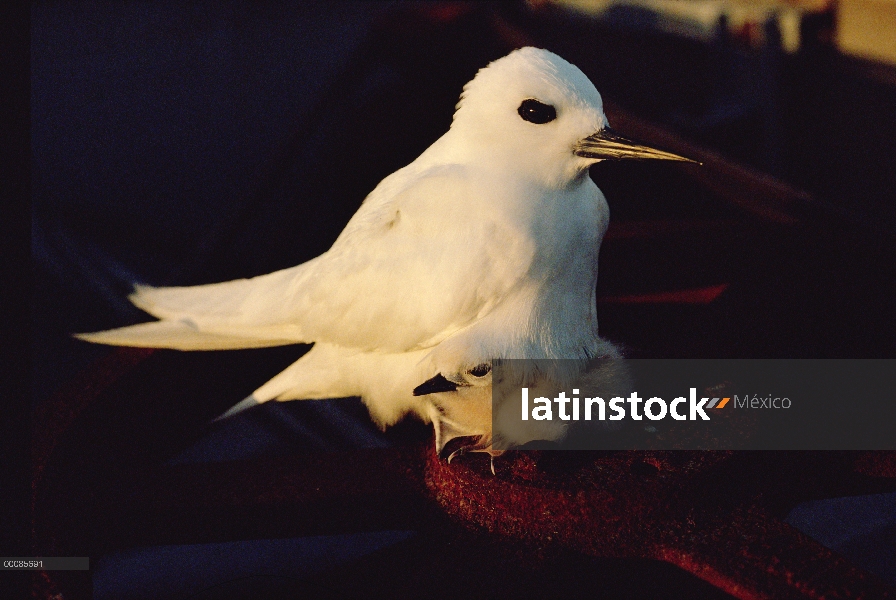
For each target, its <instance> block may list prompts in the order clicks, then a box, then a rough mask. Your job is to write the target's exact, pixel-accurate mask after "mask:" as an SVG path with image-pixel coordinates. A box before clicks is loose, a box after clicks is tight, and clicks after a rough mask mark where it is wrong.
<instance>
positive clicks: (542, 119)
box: [516, 98, 557, 125]
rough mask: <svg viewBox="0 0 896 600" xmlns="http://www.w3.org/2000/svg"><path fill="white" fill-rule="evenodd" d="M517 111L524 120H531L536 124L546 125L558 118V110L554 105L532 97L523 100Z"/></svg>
mask: <svg viewBox="0 0 896 600" xmlns="http://www.w3.org/2000/svg"><path fill="white" fill-rule="evenodd" d="M516 112H518V113H520V117H522V119H523V121H529V122H530V123H535V124H536V125H544V124H545V123H550V122H551V121H553V120H554V119H556V118H557V111H556V109H554V107H553V106H551V105H550V104H545V103H544V102H539V101H538V100H533V99H532V98H529V99H528V100H523V103H522V104H520V107H519V108H518V109H516Z"/></svg>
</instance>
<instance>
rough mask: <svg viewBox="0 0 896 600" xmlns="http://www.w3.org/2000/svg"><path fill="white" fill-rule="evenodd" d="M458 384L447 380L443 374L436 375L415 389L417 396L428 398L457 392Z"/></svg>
mask: <svg viewBox="0 0 896 600" xmlns="http://www.w3.org/2000/svg"><path fill="white" fill-rule="evenodd" d="M456 391H457V384H456V383H454V382H453V381H448V380H447V379H445V378H444V377H443V376H442V374H441V373H438V374H436V376H435V377H431V378H429V379H427V380H426V381H424V382H423V383H421V384H420V385H418V386H417V387H415V388H414V395H415V396H426V395H429V394H436V393H438V392H456Z"/></svg>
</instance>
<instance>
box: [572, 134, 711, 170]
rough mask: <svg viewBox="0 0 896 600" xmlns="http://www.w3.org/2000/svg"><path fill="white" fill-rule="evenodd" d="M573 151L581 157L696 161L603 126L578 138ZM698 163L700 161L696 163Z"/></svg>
mask: <svg viewBox="0 0 896 600" xmlns="http://www.w3.org/2000/svg"><path fill="white" fill-rule="evenodd" d="M573 152H574V153H575V154H576V156H581V157H583V158H597V159H601V160H622V159H637V160H649V159H656V160H678V161H683V162H692V163H696V162H697V161H696V160H691V159H690V158H685V157H684V156H679V155H678V154H672V153H671V152H666V151H664V150H659V149H657V148H651V147H650V146H646V145H644V144H642V143H640V142H636V141H634V140H630V139H628V138H626V137H623V136H621V135H619V134H618V133H616V132H615V131H613V130H612V129H610V128H609V127H604V128H603V129H601V130H600V131H598V132H596V133H593V134H591V135H589V136H588V137H586V138H584V139H582V140H580V141H579V142H578V143H577V144H576V145H575V147H574V149H573ZM697 164H700V163H697Z"/></svg>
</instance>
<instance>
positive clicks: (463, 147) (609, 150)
mask: <svg viewBox="0 0 896 600" xmlns="http://www.w3.org/2000/svg"><path fill="white" fill-rule="evenodd" d="M627 158H632V159H667V160H688V159H685V158H683V157H680V156H677V155H675V154H671V153H667V152H663V151H660V150H656V149H654V148H650V147H648V146H645V145H642V144H639V143H635V142H633V141H631V140H628V139H626V138H623V137H622V136H620V135H618V134H617V133H615V132H614V131H612V130H611V129H610V128H609V126H608V124H607V118H606V116H605V115H604V112H603V104H602V101H601V97H600V94H598V92H597V90H596V89H595V87H594V85H593V84H592V83H591V81H590V80H589V79H588V78H587V77H586V76H585V75H584V74H583V73H582V72H581V71H580V70H579V69H578V68H576V67H575V66H573V65H571V64H570V63H568V62H566V61H565V60H563V59H562V58H560V57H559V56H557V55H555V54H552V53H551V52H548V51H546V50H541V49H537V48H522V49H519V50H516V51H514V52H511V53H510V54H508V55H507V56H505V57H503V58H501V59H499V60H496V61H494V62H492V63H491V64H489V65H488V66H487V67H485V68H483V69H481V70H480V71H479V72H478V73H477V74H476V76H475V78H474V79H473V80H472V81H470V82H469V83H467V84H466V85H465V86H464V89H463V93H462V95H461V98H460V101H459V102H458V104H457V107H456V111H455V113H454V119H453V121H452V124H451V127H450V129H449V130H448V132H446V133H445V134H444V135H443V136H442V137H440V138H439V139H438V140H436V141H435V142H434V143H433V144H432V145H431V146H430V147H429V148H427V149H426V150H425V151H424V152H423V154H421V155H420V156H419V157H418V158H417V159H416V160H414V161H413V162H412V163H411V164H409V165H407V166H406V167H404V168H402V169H399V170H398V171H396V172H394V173H392V174H391V175H389V176H388V177H386V178H385V179H383V180H382V181H381V182H380V183H379V185H377V186H376V188H375V189H374V190H373V191H372V192H371V193H370V194H369V195H368V196H367V198H366V199H365V200H364V202H363V203H362V204H361V206H360V208H359V209H358V211H357V212H356V213H355V215H354V216H353V217H352V218H351V220H350V221H349V222H348V224H347V225H346V227H345V229H344V230H343V231H342V233H341V234H340V235H339V237H338V238H337V239H336V241H335V242H334V244H333V246H332V247H331V248H330V249H329V250H328V251H327V252H325V253H324V254H322V255H320V256H318V257H317V258H315V259H313V260H310V261H308V262H306V263H303V264H301V265H298V266H295V267H292V268H289V269H284V270H282V271H276V272H274V273H270V274H267V275H261V276H259V277H254V278H252V279H239V280H235V281H228V282H224V283H216V284H211V285H200V286H193V287H165V288H154V287H148V286H142V285H138V286H136V289H135V291H134V293H133V294H132V295H131V296H130V299H131V301H132V302H133V303H134V304H135V305H136V306H138V307H139V308H141V309H143V310H145V311H146V312H148V313H149V314H151V315H152V316H154V317H156V318H157V319H159V320H158V321H153V322H149V323H142V324H138V325H133V326H130V327H122V328H119V329H112V330H109V331H102V332H98V333H89V334H78V335H77V337H79V338H81V339H83V340H87V341H91V342H97V343H103V344H113V345H120V346H139V347H153V348H173V349H179V350H225V349H235V348H257V347H265V346H278V345H285V344H295V343H302V342H304V343H312V342H313V343H314V346H313V348H312V349H311V350H310V351H309V352H308V353H307V354H305V355H304V356H303V357H302V358H301V359H299V360H298V361H296V362H295V363H294V364H292V365H291V366H289V367H288V368H287V369H285V370H284V371H283V372H281V373H280V374H278V375H277V376H275V377H274V378H273V379H271V380H270V381H268V382H267V383H265V384H264V385H262V386H261V387H260V388H258V389H257V390H256V391H255V392H254V393H253V394H252V396H250V397H249V398H247V399H246V400H244V401H243V402H241V403H240V404H238V405H237V407H234V408H235V409H242V408H244V407H246V406H248V405H253V404H257V403H261V402H266V401H268V400H290V399H303V398H336V397H346V396H360V397H361V398H362V399H363V401H364V402H365V404H366V405H367V407H368V409H369V411H370V414H371V416H372V418H373V419H374V421H376V423H378V424H379V425H380V426H381V427H383V428H385V427H386V426H388V425H391V424H393V423H395V422H396V421H398V420H399V419H400V418H402V417H403V416H404V415H406V414H408V413H410V414H413V415H416V416H418V417H420V418H421V419H423V420H424V421H425V422H432V423H433V425H434V427H435V432H436V447H437V450H438V451H439V452H441V450H442V448H443V447H444V446H445V444H446V443H447V442H448V441H450V440H451V439H452V438H455V437H471V438H472V439H474V442H473V443H471V447H473V449H486V450H487V449H488V448H489V445H490V434H491V426H492V424H491V396H490V388H491V376H490V365H491V360H492V359H496V358H532V359H543V358H547V359H560V358H562V359H579V361H580V363H573V364H581V365H583V367H582V368H584V365H585V364H586V361H587V360H588V359H591V358H595V357H601V356H617V354H616V350H615V348H614V347H613V346H612V345H611V344H610V343H609V342H607V341H605V340H602V339H601V338H599V337H598V331H597V312H596V311H597V309H596V304H595V284H596V282H597V258H598V250H599V248H600V243H601V239H602V238H603V235H604V232H605V231H606V229H607V224H608V220H609V208H608V206H607V202H606V200H605V198H604V196H603V194H602V193H601V192H600V190H599V189H598V188H597V186H596V185H595V184H594V182H593V181H592V180H591V178H590V177H589V174H588V167H589V166H590V165H592V164H594V163H596V162H598V161H600V160H604V159H627ZM233 412H235V410H234V409H231V411H228V413H225V415H227V414H231V413H233ZM521 441H525V440H521Z"/></svg>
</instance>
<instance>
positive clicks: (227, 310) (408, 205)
mask: <svg viewBox="0 0 896 600" xmlns="http://www.w3.org/2000/svg"><path fill="white" fill-rule="evenodd" d="M402 171H404V170H402ZM402 171H399V172H397V173H395V174H394V175H393V176H392V177H390V178H387V179H386V180H384V181H383V182H382V183H381V184H380V186H378V187H377V189H376V190H374V192H373V193H371V195H370V196H369V197H368V198H367V200H366V201H365V203H364V205H363V206H362V207H361V209H360V210H359V211H358V212H357V213H356V215H355V216H354V217H353V218H352V220H351V221H350V222H349V224H348V225H347V226H346V228H345V230H344V231H343V233H342V235H340V237H339V238H338V239H337V241H336V242H335V243H334V245H333V247H332V248H331V249H330V250H329V251H328V252H326V253H325V254H323V255H321V256H319V257H317V258H315V259H313V260H311V261H308V262H306V263H304V264H301V265H298V266H296V267H292V268H289V269H284V270H281V271H276V272H274V273H270V274H267V275H262V276H259V277H255V278H252V279H240V280H235V281H228V282H224V283H215V284H210V285H201V286H192V287H169V288H152V287H147V286H138V287H137V288H136V291H135V293H134V294H132V296H131V301H132V302H133V303H134V304H135V305H136V306H138V307H140V308H141V309H143V310H145V311H146V312H148V313H150V314H151V315H153V316H155V317H157V318H159V319H162V321H161V322H158V323H144V324H141V325H136V326H132V327H125V328H121V329H116V330H110V331H106V332H99V333H95V334H85V335H82V336H81V337H82V339H87V340H89V341H96V342H102V343H106V344H115V345H131V346H152V347H165V348H179V349H223V348H250V347H261V346H274V345H282V344H288V343H299V342H324V343H331V344H336V345H339V346H343V347H346V348H356V349H358V350H365V351H370V350H377V351H387V352H402V351H408V350H413V349H419V348H426V347H430V346H432V345H434V344H437V343H438V342H440V341H441V340H443V339H445V338H446V337H447V336H449V335H451V334H452V333H454V332H455V331H457V330H459V329H461V328H463V327H464V326H466V325H468V324H470V323H471V322H473V321H475V320H476V319H478V318H480V317H481V316H482V315H484V314H486V313H487V312H488V311H490V310H491V309H492V308H493V307H494V306H495V305H496V304H498V303H500V301H501V299H502V298H503V297H504V296H505V295H506V294H507V292H508V291H509V290H510V289H512V288H513V286H514V285H515V284H516V282H517V281H519V279H520V278H521V277H522V276H523V275H524V274H525V273H526V270H527V269H528V266H529V263H530V262H531V256H532V253H533V250H532V248H530V247H528V246H527V245H526V243H525V242H523V241H521V240H525V239H526V236H523V235H520V234H519V233H518V232H515V231H513V230H512V227H513V225H512V224H510V223H507V222H506V218H505V219H503V222H502V220H501V219H499V218H498V216H497V215H495V216H494V217H492V215H490V214H489V212H490V211H489V205H488V204H487V203H483V202H482V201H481V200H479V199H477V198H475V197H473V194H472V191H471V189H474V188H476V186H471V185H470V182H469V173H468V170H466V169H463V168H461V167H449V168H446V167H442V168H439V169H434V170H433V171H432V172H431V173H428V174H424V175H423V176H421V177H419V178H418V177H415V178H413V182H412V183H410V185H407V186H406V187H405V189H404V190H403V191H400V192H399V193H397V194H394V195H393V192H394V190H395V187H396V185H398V186H399V187H400V186H401V181H400V179H401V178H400V177H399V178H398V181H396V178H395V176H397V175H400V174H402ZM405 175H410V173H405Z"/></svg>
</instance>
